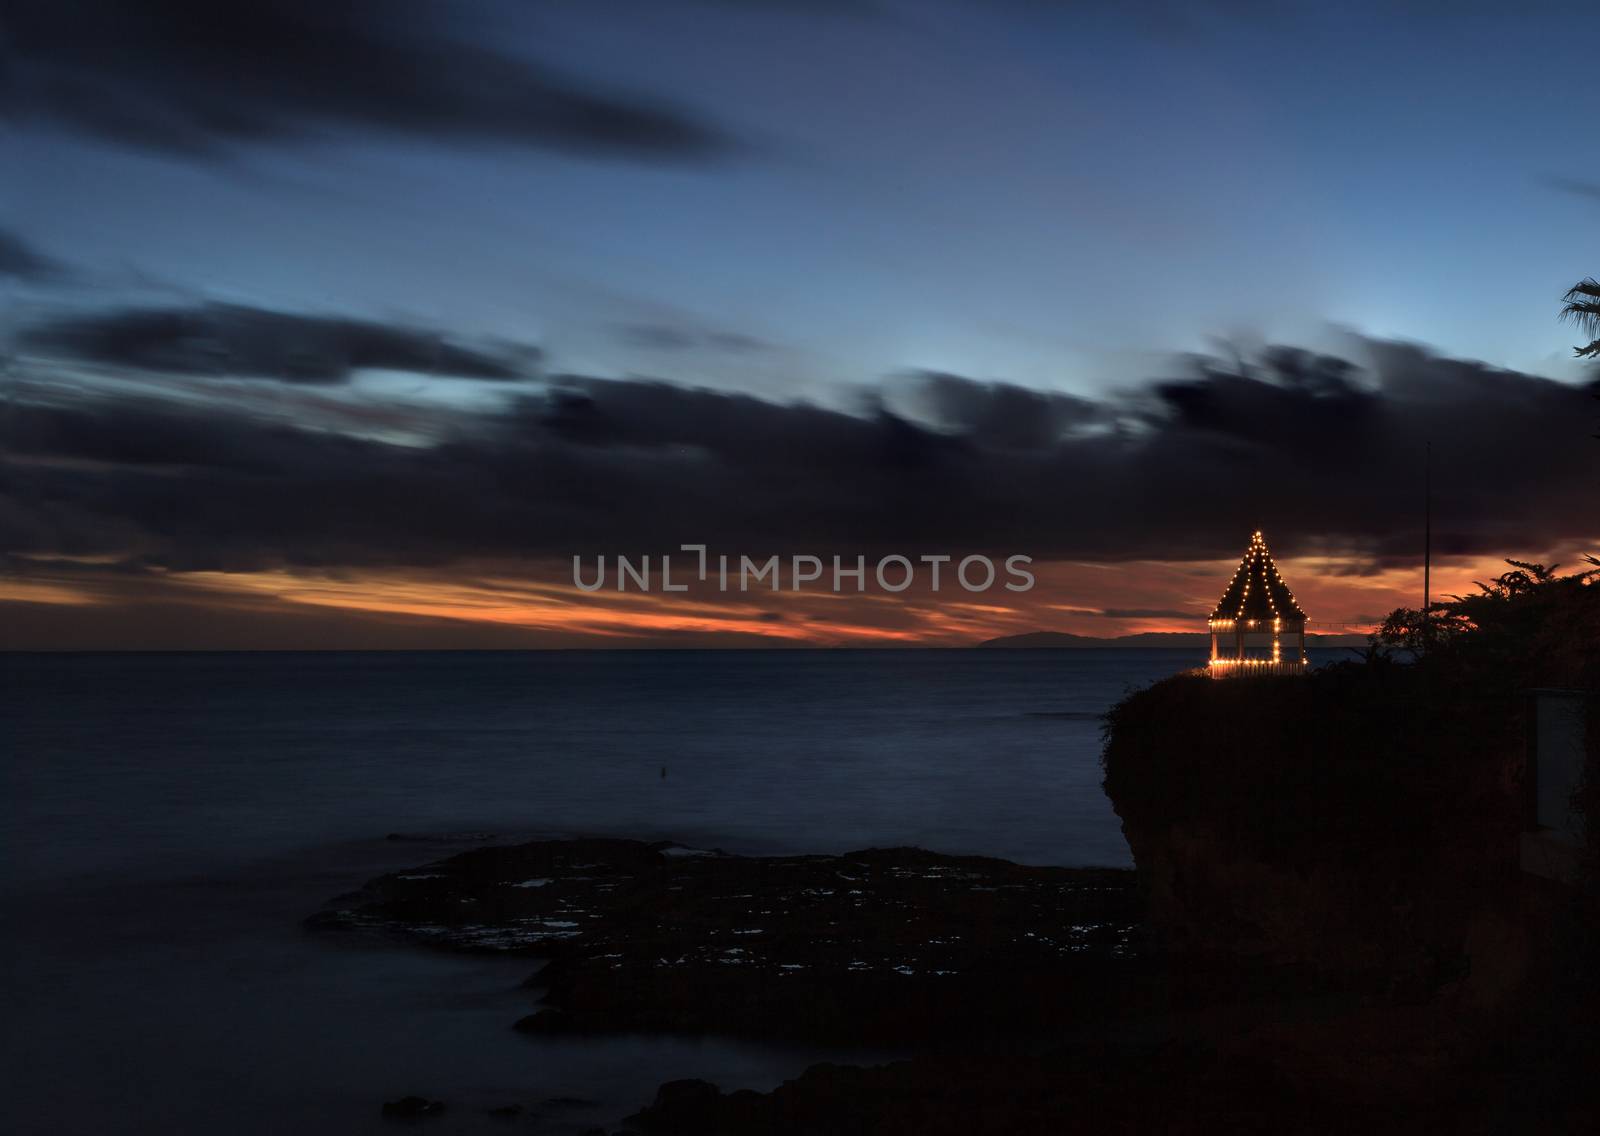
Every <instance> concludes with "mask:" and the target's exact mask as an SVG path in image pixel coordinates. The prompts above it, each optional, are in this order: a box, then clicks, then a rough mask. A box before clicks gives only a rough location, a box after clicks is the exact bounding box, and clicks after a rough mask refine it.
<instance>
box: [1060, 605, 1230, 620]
mask: <svg viewBox="0 0 1600 1136" xmlns="http://www.w3.org/2000/svg"><path fill="white" fill-rule="evenodd" d="M1084 614H1086V615H1099V616H1104V617H1105V618H1106V619H1190V620H1196V619H1199V618H1200V617H1201V615H1203V614H1204V613H1203V612H1194V611H1180V610H1179V609H1177V608H1165V607H1108V608H1106V609H1105V610H1104V611H1096V612H1086V613H1084Z"/></svg>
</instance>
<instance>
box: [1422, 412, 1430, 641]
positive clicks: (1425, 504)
mask: <svg viewBox="0 0 1600 1136" xmlns="http://www.w3.org/2000/svg"><path fill="white" fill-rule="evenodd" d="M1422 454H1423V457H1422V645H1423V647H1424V648H1426V647H1427V645H1428V602H1429V599H1430V598H1431V596H1432V594H1433V587H1432V580H1431V579H1430V576H1431V574H1432V571H1433V443H1432V442H1428V443H1426V444H1425V445H1424V447H1423V450H1422Z"/></svg>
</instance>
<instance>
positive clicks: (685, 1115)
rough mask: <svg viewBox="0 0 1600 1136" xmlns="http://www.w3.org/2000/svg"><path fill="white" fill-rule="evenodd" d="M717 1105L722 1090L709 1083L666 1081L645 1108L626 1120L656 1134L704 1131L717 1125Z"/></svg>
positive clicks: (720, 1101)
mask: <svg viewBox="0 0 1600 1136" xmlns="http://www.w3.org/2000/svg"><path fill="white" fill-rule="evenodd" d="M721 1103H722V1090H720V1089H718V1088H717V1086H715V1085H713V1084H712V1083H711V1082H710V1081H700V1080H694V1079H689V1080H683V1081H668V1082H666V1083H665V1084H664V1085H662V1086H661V1087H660V1088H658V1089H657V1090H656V1099H655V1100H654V1101H652V1102H651V1103H650V1105H649V1106H648V1107H646V1108H644V1109H641V1110H640V1111H639V1113H638V1115H636V1116H630V1117H628V1120H629V1122H630V1123H638V1124H640V1125H642V1126H644V1127H645V1128H648V1129H652V1130H654V1131H656V1132H704V1131H707V1130H709V1129H710V1128H711V1127H712V1126H713V1125H714V1124H715V1123H716V1122H717V1114H718V1106H719V1105H720V1104H721Z"/></svg>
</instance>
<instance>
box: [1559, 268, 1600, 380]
mask: <svg viewBox="0 0 1600 1136" xmlns="http://www.w3.org/2000/svg"><path fill="white" fill-rule="evenodd" d="M1561 298H1562V299H1563V300H1565V301H1566V305H1567V306H1566V307H1564V308H1562V309H1561V318H1562V319H1566V320H1571V321H1572V322H1573V323H1575V324H1577V325H1578V331H1579V332H1580V333H1581V334H1583V335H1587V336H1589V337H1590V342H1589V345H1588V346H1587V347H1574V348H1573V351H1575V352H1577V355H1578V358H1580V359H1600V280H1596V279H1595V278H1594V277H1592V276H1591V277H1587V278H1586V279H1583V280H1580V281H1578V283H1576V284H1574V285H1573V286H1572V288H1571V289H1570V290H1569V291H1568V292H1567V294H1566V295H1565V296H1563V297H1561Z"/></svg>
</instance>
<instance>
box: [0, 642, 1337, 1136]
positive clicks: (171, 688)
mask: <svg viewBox="0 0 1600 1136" xmlns="http://www.w3.org/2000/svg"><path fill="white" fill-rule="evenodd" d="M1320 654H1325V656H1326V657H1328V658H1332V657H1337V655H1338V654H1339V652H1333V651H1330V652H1325V653H1320ZM1199 661H1200V660H1199V657H1198V655H1197V654H1196V653H1195V652H1192V651H1185V650H1170V649H1165V650H1081V651H1072V650H1066V651H1051V650H928V651H915V650H902V651H859V650H848V651H845V650H840V651H787V650H774V651H662V652H504V653H502V652H416V653H408V652H374V653H357V652H352V653H339V652H335V653H326V652H325V653H261V654H227V653H222V654H82V655H76V654H60V655H51V654H12V655H4V656H0V667H3V668H4V676H5V682H4V689H3V691H0V713H3V719H0V730H3V735H0V740H3V742H4V748H5V750H6V752H7V754H8V761H7V762H6V773H5V777H6V789H7V792H6V796H5V804H4V810H5V826H4V828H5V836H4V841H5V848H4V853H5V866H4V869H3V870H4V879H3V887H4V898H5V903H6V910H7V912H8V918H7V924H8V928H7V931H6V935H5V943H6V952H7V956H8V957H7V959H6V962H7V966H6V986H7V1004H6V1019H7V1020H6V1034H7V1037H6V1048H7V1052H6V1060H5V1073H4V1077H5V1083H4V1086H3V1087H4V1093H5V1097H4V1099H5V1101H6V1115H7V1122H6V1124H7V1127H8V1129H10V1130H11V1131H14V1132H19V1133H32V1132H39V1133H44V1132H50V1133H76V1132H83V1133H91V1132H92V1133H96V1134H104V1133H111V1132H129V1133H132V1132H163V1133H212V1132H217V1133H221V1132H244V1133H280V1132H295V1133H307V1134H317V1133H324V1132H326V1133H334V1132H339V1133H352V1132H354V1133H360V1132H368V1131H371V1132H379V1131H385V1130H389V1128H390V1127H391V1126H389V1125H386V1123H385V1122H384V1121H382V1120H380V1119H379V1105H380V1103H381V1102H382V1101H383V1100H386V1099H392V1098H395V1097H399V1096H404V1095H407V1094H412V1093H416V1094H420V1095H426V1096H434V1097H439V1098H442V1099H445V1100H447V1101H449V1102H450V1103H451V1110H450V1112H449V1113H447V1114H446V1115H445V1116H444V1117H441V1118H439V1119H438V1120H437V1121H430V1122H429V1130H430V1131H431V1132H436V1133H445V1132H478V1131H503V1127H501V1126H499V1125H498V1124H497V1122H495V1121H492V1120H490V1119H488V1118H487V1117H485V1116H484V1115H483V1110H484V1109H486V1108H489V1107H493V1106H496V1105H501V1104H506V1103H511V1102H518V1103H522V1104H524V1105H525V1106H527V1107H528V1108H529V1110H530V1111H529V1112H527V1113H525V1114H524V1116H523V1118H522V1119H521V1120H520V1121H519V1130H521V1131H529V1132H546V1131H547V1132H552V1133H554V1132H568V1133H570V1132H576V1131H579V1130H582V1129H584V1128H588V1127H591V1126H600V1127H616V1126H617V1125H618V1124H619V1122H620V1118H621V1117H622V1116H623V1115H624V1114H625V1113H627V1112H629V1111H631V1110H632V1109H633V1108H635V1107H637V1106H639V1105H642V1104H644V1103H646V1102H647V1101H648V1100H649V1098H650V1096H651V1095H652V1094H653V1092H654V1089H655V1086H656V1085H657V1084H658V1083H660V1082H661V1081H664V1080H668V1079H672V1078H675V1077H704V1078H706V1079H708V1080H712V1081H715V1082H717V1083H719V1084H720V1085H722V1087H723V1088H725V1089H731V1088H740V1087H748V1088H756V1089H766V1088H771V1087H772V1086H773V1085H775V1084H777V1083H778V1082H779V1081H781V1080H783V1079H785V1078H787V1077H791V1076H794V1075H796V1074H797V1073H798V1072H799V1071H800V1070H801V1069H802V1068H803V1067H804V1066H805V1065H806V1064H809V1063H811V1062H812V1061H816V1060H821V1059H825V1058H833V1059H841V1058H842V1059H871V1058H873V1057H878V1056H886V1055H872V1054H866V1055H862V1054H840V1053H838V1052H837V1051H834V1052H823V1051H812V1050H797V1049H792V1048H787V1047H775V1046H756V1045H744V1044H737V1043H732V1042H727V1041H722V1040H715V1039H711V1040H696V1039H684V1038H654V1037H624V1038H604V1039H594V1040H584V1041H573V1040H565V1039H551V1038H534V1037H529V1036H525V1035H522V1034H517V1033H514V1032H513V1031H512V1030H511V1029H510V1028H509V1027H510V1023H511V1022H512V1021H514V1020H515V1019H516V1018H517V1017H519V1016H521V1015H522V1014H523V1013H526V1012H527V1011H528V1009H529V1007H530V1003H531V1000H532V998H533V997H534V995H533V994H531V993H530V992H529V991H527V990H524V989H521V988H520V983H521V982H522V980H523V979H524V978H526V977H527V975H528V974H529V973H530V972H531V971H532V970H533V969H534V967H533V965H532V964H530V962H529V960H527V959H497V958H489V957H470V958H469V957H458V956H449V955H443V954H434V953H427V952H420V951H416V950H412V949H407V948H401V947H394V946H384V945H379V944H367V945H351V944H349V943H343V942H340V943H335V942H330V941H327V940H325V939H322V938H319V937H317V936H315V935H313V934H311V933H308V932H307V931H305V930H303V929H302V927H301V925H300V921H301V919H302V918H303V917H304V916H306V915H308V914H310V913H311V912H312V911H314V910H316V909H317V908H318V907H320V906H321V905H322V904H323V903H324V902H325V901H326V900H328V899H330V898H332V897H333V896H335V895H337V894H339V893H341V892H344V891H348V890H350V889H352V888H354V887H356V886H358V885H359V884H360V883H361V882H362V881H363V880H365V879H366V878H369V877H370V876H373V875H376V874H379V873H382V872H387V871H393V870H396V869H398V868H401V867H405V866H410V865H415V864H421V863H424V862H427V861H429V860H432V859H437V858H439V857H441V856H444V855H448V854H451V853H453V852H455V851H458V850H461V849H463V848H466V847H470V846H472V845H474V844H476V843H482V842H484V841H485V840H487V839H490V838H493V839H496V840H501V841H504V840H512V839H519V838H532V837H535V836H564V835H579V834H587V835H611V836H627V837H637V838H642V839H664V840H674V841H677V842H680V843H683V844H687V845H692V846H696V847H704V848H721V849H725V850H727V851H729V852H735V853H739V852H744V853H803V852H843V851H847V850H850V849H854V848H863V847H871V846H891V845H901V844H914V845H920V846H922V847H926V848H930V849H933V850H936V851H940V852H948V853H977V854H984V855H992V856H1000V857H1004V858H1006V859H1011V860H1017V861H1021V862H1026V863H1039V864H1060V865H1071V866H1086V865H1104V866H1129V865H1130V858H1129V855H1128V850H1127V846H1126V844H1125V843H1124V842H1123V839H1122V835H1121V831H1120V828H1119V826H1118V823H1117V818H1116V816H1115V815H1114V814H1113V812H1112V810H1111V808H1110V805H1109V803H1108V802H1107V800H1106V798H1105V796H1104V794H1103V792H1102V791H1101V789H1100V778H1101V773H1100V766H1099V752H1100V715H1101V714H1102V713H1103V712H1104V711H1105V710H1106V709H1107V708H1108V707H1109V706H1110V705H1111V704H1112V703H1113V702H1115V701H1116V700H1117V699H1118V698H1119V697H1121V696H1122V695H1123V694H1124V693H1126V692H1128V691H1130V690H1133V689H1136V688H1138V687H1141V686H1144V685H1146V684H1148V683H1150V682H1151V681H1154V680H1156V679H1158V678H1161V677H1163V676H1165V675H1168V674H1172V673H1174V672H1176V671H1179V670H1182V669H1184V668H1186V667H1189V666H1193V665H1196V664H1197V663H1198V662H1199ZM549 1098H569V1099H567V1100H565V1101H557V1102H555V1103H540V1102H545V1101H547V1100H549Z"/></svg>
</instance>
